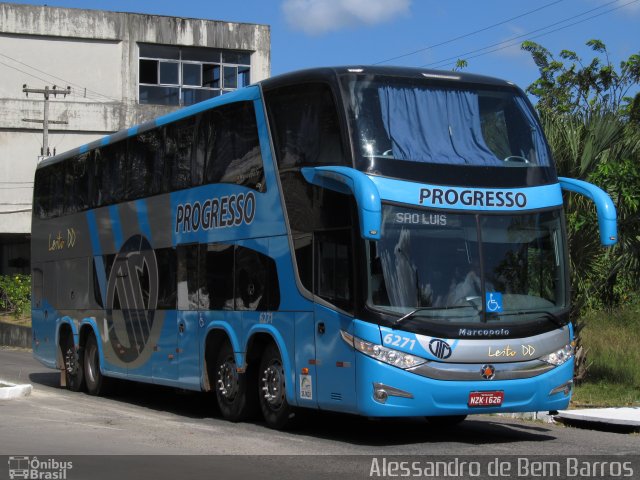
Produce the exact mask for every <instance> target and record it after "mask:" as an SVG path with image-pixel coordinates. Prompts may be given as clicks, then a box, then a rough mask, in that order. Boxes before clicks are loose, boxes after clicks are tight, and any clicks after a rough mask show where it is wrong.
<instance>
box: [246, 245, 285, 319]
mask: <svg viewBox="0 0 640 480" xmlns="http://www.w3.org/2000/svg"><path fill="white" fill-rule="evenodd" d="M235 285H236V291H235V308H236V310H277V309H278V306H279V304H280V290H279V287H278V276H277V273H276V265H275V262H274V261H273V259H271V258H269V257H267V256H266V255H263V254H261V253H259V252H256V251H255V250H251V249H248V248H244V247H237V248H236V263H235Z"/></svg>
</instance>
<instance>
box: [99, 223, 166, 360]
mask: <svg viewBox="0 0 640 480" xmlns="http://www.w3.org/2000/svg"><path fill="white" fill-rule="evenodd" d="M158 280H159V279H158V262H157V260H156V255H155V252H154V251H153V249H152V248H151V245H150V243H149V241H148V240H147V239H146V238H145V237H143V236H142V235H133V236H132V237H130V238H129V239H128V240H127V241H126V242H125V243H124V245H122V248H121V249H120V252H119V253H118V255H116V257H115V259H114V260H113V264H112V265H111V272H110V274H109V281H108V284H107V297H106V311H107V325H108V329H109V340H110V342H111V345H112V346H113V350H114V351H115V353H116V355H117V356H118V358H120V360H122V361H123V362H125V363H130V362H133V361H134V360H135V359H137V358H138V357H139V356H140V354H141V353H142V351H143V350H144V348H145V346H146V344H147V342H148V340H149V337H150V334H151V331H152V329H153V326H154V315H155V309H156V307H157V305H158Z"/></svg>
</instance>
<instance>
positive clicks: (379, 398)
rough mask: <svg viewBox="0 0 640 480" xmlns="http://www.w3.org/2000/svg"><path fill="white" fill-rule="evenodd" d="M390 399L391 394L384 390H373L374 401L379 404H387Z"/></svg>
mask: <svg viewBox="0 0 640 480" xmlns="http://www.w3.org/2000/svg"><path fill="white" fill-rule="evenodd" d="M388 398H389V394H388V393H387V391H386V390H385V389H384V388H379V387H378V388H374V389H373V399H374V400H375V401H376V402H378V403H387V399H388Z"/></svg>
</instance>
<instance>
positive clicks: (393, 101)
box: [343, 75, 551, 167]
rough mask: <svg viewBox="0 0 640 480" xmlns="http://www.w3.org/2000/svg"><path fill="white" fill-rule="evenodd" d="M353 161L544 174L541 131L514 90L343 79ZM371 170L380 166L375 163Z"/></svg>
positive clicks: (399, 80) (545, 164)
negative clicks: (540, 170)
mask: <svg viewBox="0 0 640 480" xmlns="http://www.w3.org/2000/svg"><path fill="white" fill-rule="evenodd" d="M343 88H344V90H345V92H346V98H347V100H346V102H347V110H348V114H349V117H350V123H351V126H352V130H353V135H354V149H355V150H356V152H357V153H359V156H360V158H364V159H369V160H371V161H372V162H374V161H375V160H376V159H379V160H383V161H384V160H403V161H410V162H420V163H428V164H439V165H467V166H482V167H501V166H503V167H549V166H550V165H551V162H550V159H549V153H548V150H547V147H546V143H545V140H544V136H543V134H542V130H541V128H540V126H539V124H538V122H537V120H536V117H535V115H534V113H533V111H532V110H531V108H530V107H529V104H528V103H527V101H526V99H525V97H524V96H523V95H521V94H520V93H519V91H518V90H517V89H515V88H505V87H492V86H485V85H473V86H468V85H466V84H460V86H459V87H457V86H456V84H455V83H453V86H452V82H448V83H447V84H446V86H444V85H442V86H440V85H438V84H434V83H427V82H426V81H425V82H421V81H419V80H415V79H407V78H398V77H391V76H381V75H367V76H365V75H360V76H353V75H352V76H346V77H344V80H343ZM376 163H377V164H379V163H380V162H379V161H378V162H376Z"/></svg>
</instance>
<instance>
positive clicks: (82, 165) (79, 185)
mask: <svg viewBox="0 0 640 480" xmlns="http://www.w3.org/2000/svg"><path fill="white" fill-rule="evenodd" d="M88 157H89V155H88V154H86V153H85V154H84V155H79V156H77V157H73V158H71V159H69V160H66V163H67V168H66V170H65V196H66V200H65V212H64V213H75V212H81V211H83V210H86V209H87V207H88V206H89V197H88V195H89V193H88V190H89V179H88V177H89V174H88V165H87V159H88Z"/></svg>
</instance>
